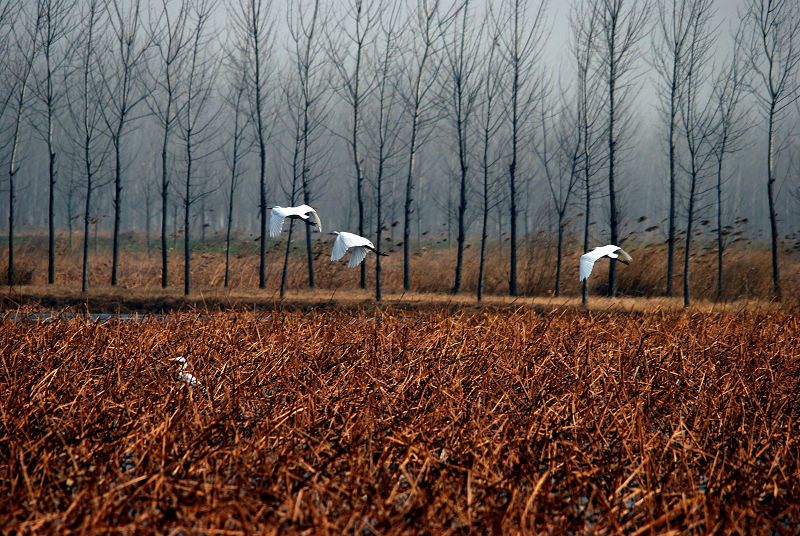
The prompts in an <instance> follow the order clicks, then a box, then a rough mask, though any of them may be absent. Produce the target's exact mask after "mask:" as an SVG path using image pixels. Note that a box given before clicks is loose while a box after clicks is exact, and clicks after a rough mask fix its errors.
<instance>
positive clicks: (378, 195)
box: [362, 4, 399, 301]
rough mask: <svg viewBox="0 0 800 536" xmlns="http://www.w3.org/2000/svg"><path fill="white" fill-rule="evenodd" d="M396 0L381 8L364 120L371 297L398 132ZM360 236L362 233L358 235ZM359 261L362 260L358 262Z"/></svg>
mask: <svg viewBox="0 0 800 536" xmlns="http://www.w3.org/2000/svg"><path fill="white" fill-rule="evenodd" d="M397 6H398V4H395V5H394V6H393V7H392V8H390V9H388V10H383V9H382V10H381V15H382V16H381V19H380V27H381V39H380V41H381V44H380V47H379V49H378V50H377V51H376V56H377V59H378V62H379V63H378V65H377V66H376V69H375V74H374V79H375V89H376V93H377V102H375V103H374V105H375V106H377V111H376V112H374V113H372V114H370V115H371V116H372V117H373V118H376V119H375V120H374V121H373V122H372V123H368V125H367V130H368V132H370V133H371V134H370V135H369V136H368V138H369V139H373V140H377V141H376V144H377V147H376V149H375V151H374V153H375V154H376V156H375V166H374V168H375V169H374V172H373V175H374V187H375V210H376V222H377V225H376V233H377V237H376V240H375V249H376V252H377V254H376V255H375V299H376V300H377V301H380V300H381V298H382V292H383V291H382V281H381V252H382V247H383V230H384V224H383V208H384V205H383V198H384V189H383V186H384V180H385V177H386V175H387V174H388V173H390V169H389V163H390V162H391V160H392V159H393V158H394V157H395V156H396V155H397V154H398V150H399V147H398V134H399V132H398V131H399V129H398V127H399V115H398V97H399V96H398V94H397V92H396V91H395V89H394V83H395V82H396V81H395V80H394V78H393V66H394V61H395V60H396V55H397V54H398V49H397V38H398V33H399V31H398V29H397V21H398V7H397ZM362 236H363V235H362ZM362 264H363V263H362Z"/></svg>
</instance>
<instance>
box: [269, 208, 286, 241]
mask: <svg viewBox="0 0 800 536" xmlns="http://www.w3.org/2000/svg"><path fill="white" fill-rule="evenodd" d="M270 212H271V214H270V215H269V236H271V237H272V238H276V237H278V236H280V234H281V229H282V228H283V220H284V219H286V216H287V215H288V214H287V213H286V212H287V211H286V209H284V208H283V207H272V210H271V211H270Z"/></svg>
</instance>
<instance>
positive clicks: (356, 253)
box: [331, 231, 375, 268]
mask: <svg viewBox="0 0 800 536" xmlns="http://www.w3.org/2000/svg"><path fill="white" fill-rule="evenodd" d="M367 246H368V247H370V248H374V247H375V246H373V245H372V242H370V240H369V239H368V238H364V237H363V236H359V235H357V234H353V233H345V232H343V231H342V232H338V233H336V241H335V242H334V243H333V251H332V252H331V260H332V261H338V260H339V259H341V258H342V257H343V256H344V254H345V253H347V250H348V249H350V248H355V249H354V250H353V253H352V254H351V256H350V264H349V265H348V266H350V267H351V268H352V267H353V266H356V265H358V264H359V263H361V261H363V260H364V258H365V257H366V256H367V249H366V248H367Z"/></svg>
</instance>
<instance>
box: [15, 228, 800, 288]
mask: <svg viewBox="0 0 800 536" xmlns="http://www.w3.org/2000/svg"><path fill="white" fill-rule="evenodd" d="M139 238H141V237H139ZM45 239H46V237H44V236H26V237H24V240H21V244H20V245H19V246H18V251H17V260H16V272H17V276H16V277H17V279H16V281H17V284H18V285H44V284H46V282H47V243H46V240H45ZM578 242H579V241H578V240H575V239H573V240H570V241H569V242H568V243H569V244H572V245H575V244H576V243H578ZM698 243H699V244H700V245H698V247H697V252H696V253H695V254H693V255H692V262H691V274H690V287H691V289H690V291H691V296H692V299H693V300H716V301H735V300H741V299H749V300H770V299H772V298H773V294H772V279H771V262H772V261H771V257H770V251H769V249H768V248H766V247H763V246H758V245H746V244H742V243H737V244H732V245H731V246H729V247H728V249H727V250H726V253H725V255H724V270H723V279H724V282H723V283H724V284H723V289H722V294H721V295H720V296H717V272H716V262H717V259H716V250H715V249H714V248H713V247H712V246H713V244H710V243H708V242H701V241H700V240H698ZM703 244H705V245H706V247H701V246H702V245H703ZM58 245H59V247H58V251H57V255H56V274H55V282H56V284H57V285H67V286H70V285H71V286H73V287H74V286H77V287H78V288H80V283H81V270H82V257H81V252H80V248H77V246H74V249H73V250H72V251H71V252H70V251H69V250H68V248H67V247H66V245H65V243H64V242H63V241H59V242H58ZM467 246H468V248H467V249H466V250H465V253H464V272H463V281H462V292H463V293H465V294H470V295H474V294H475V293H476V291H477V282H478V272H479V267H480V264H479V259H480V256H479V255H480V244H479V242H477V241H470V242H468V243H467ZM330 247H331V241H330V240H325V239H319V238H316V237H315V238H314V239H313V241H312V250H313V255H314V259H315V261H314V272H315V283H316V286H317V287H318V288H324V289H342V290H347V289H357V288H358V287H359V277H360V271H359V270H357V269H356V270H353V269H348V268H347V261H348V260H349V256H346V257H345V259H344V260H343V261H340V262H337V263H333V262H330V260H329V259H330ZM384 247H385V249H386V250H387V251H389V255H388V256H387V257H385V258H384V259H383V260H382V268H383V270H382V282H383V290H384V292H385V293H393V292H394V293H396V292H402V290H403V255H402V251H401V249H400V248H398V247H397V246H394V247H391V244H385V245H384ZM625 248H626V250H627V251H628V252H630V254H631V255H632V256H633V258H634V262H632V263H631V264H630V265H628V266H620V268H619V269H618V270H617V274H618V285H617V287H618V291H619V293H620V294H622V295H627V296H644V297H656V296H663V295H664V292H665V289H666V273H667V266H666V246H665V245H664V244H663V243H660V242H658V241H652V240H651V241H645V240H638V241H633V240H631V241H630V243H629V244H627V243H626V245H625ZM305 251H306V249H305V242H300V243H299V244H297V245H295V246H293V250H292V255H290V263H289V269H288V272H287V281H286V288H287V289H289V290H299V289H306V288H308V270H307V260H306V257H305ZM581 253H582V251H579V250H577V249H574V248H572V249H570V248H567V249H566V250H565V251H564V254H563V266H562V270H563V272H562V278H561V288H560V292H561V295H562V296H579V295H580V293H581V284H580V281H579V280H578V262H579V258H580V255H581ZM284 254H285V242H284V241H282V240H280V241H277V242H273V243H271V245H270V247H269V249H268V252H267V255H266V286H267V289H268V290H270V291H276V292H277V290H278V289H279V288H280V285H281V275H282V270H283V261H284ZM519 254H520V257H519V260H518V278H519V281H518V290H519V292H520V294H522V295H524V296H549V295H553V294H554V293H555V279H556V247H555V244H554V242H553V239H552V237H549V236H548V235H543V236H535V237H530V238H528V239H526V240H524V241H522V242H521V244H520V250H519ZM486 255H487V261H486V273H485V281H484V291H485V293H486V295H497V296H503V295H508V279H509V265H508V263H509V257H508V255H509V253H508V244H507V243H505V242H503V243H498V242H495V241H493V242H490V243H489V246H488V248H487V252H486ZM675 255H676V257H675V258H676V266H677V268H676V273H675V280H674V281H673V284H674V288H675V295H676V296H677V295H682V292H683V290H682V289H683V273H682V269H683V264H682V259H683V257H682V256H683V250H682V249H681V248H680V247H678V248H677V250H676V254H675ZM230 262H231V267H230V281H229V285H230V288H233V289H256V288H258V281H259V278H258V267H259V263H260V261H259V255H258V243H257V242H253V241H252V240H237V241H236V242H235V243H234V244H233V253H232V255H231V259H230ZM374 262H375V261H374V256H373V255H372V254H370V255H368V256H367V260H366V263H367V285H368V287H369V288H370V289H374V285H375V264H374ZM5 263H6V260H5V258H0V284H6V283H7V281H6V264H5ZM455 265H456V251H455V247H454V246H453V244H450V245H449V246H448V245H447V243H445V242H443V241H442V240H435V239H430V240H427V241H425V242H422V243H420V244H416V243H415V247H414V248H412V256H411V260H410V277H411V290H412V291H413V292H424V293H440V292H449V291H450V290H451V289H452V286H453V280H454V270H455ZM780 265H781V279H782V284H783V287H784V292H783V293H784V296H785V297H786V299H787V300H788V301H790V302H796V299H794V297H796V296H798V295H800V250H798V249H791V250H786V251H781V253H780ZM191 268H192V285H193V289H195V290H199V289H209V288H217V289H222V288H223V285H224V282H225V255H224V243H220V242H218V241H217V242H214V241H209V242H208V243H206V244H198V245H197V246H196V249H195V251H194V253H193V254H192V261H191ZM168 271H169V285H170V288H172V289H174V290H177V291H182V290H183V251H181V250H175V249H172V250H170V253H169V264H168ZM88 277H89V287H90V288H93V289H97V288H103V287H109V284H110V278H111V251H110V241H109V239H107V238H104V240H103V241H102V242H101V243H100V244H99V246H98V247H97V248H95V247H92V248H90V252H89V273H88ZM589 283H590V289H589V290H590V292H591V293H592V294H593V295H598V294H605V293H606V292H607V284H608V262H607V261H605V260H604V261H601V262H598V263H597V265H596V266H595V270H594V272H593V274H592V277H591V279H590V281H589ZM119 285H120V286H121V287H123V288H151V289H160V288H161V255H160V250H159V249H157V248H152V249H151V250H150V251H149V252H148V251H147V250H145V249H144V244H143V240H140V239H138V238H136V237H135V236H130V235H126V236H125V237H123V242H122V250H121V253H120V266H119ZM797 303H800V302H797Z"/></svg>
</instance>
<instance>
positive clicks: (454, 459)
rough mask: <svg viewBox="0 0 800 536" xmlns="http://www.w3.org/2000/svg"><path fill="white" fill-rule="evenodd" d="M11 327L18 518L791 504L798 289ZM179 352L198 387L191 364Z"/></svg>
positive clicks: (760, 517)
mask: <svg viewBox="0 0 800 536" xmlns="http://www.w3.org/2000/svg"><path fill="white" fill-rule="evenodd" d="M37 311H38V309H37V310H33V309H31V310H30V311H29V310H26V309H25V308H22V309H19V310H18V311H17V313H27V312H37ZM2 328H3V337H2V349H1V350H0V356H2V357H0V359H1V360H2V367H0V392H2V397H0V416H1V417H2V429H1V430H0V453H2V454H1V455H0V488H1V489H0V503H1V504H0V526H2V527H3V530H4V531H7V532H9V533H21V534H43V533H47V534H54V533H55V534H101V533H103V534H107V533H112V534H151V533H152V534H251V533H264V534H278V533H288V534H422V533H426V534H467V533H481V534H498V533H507V534H538V533H573V534H574V533H580V534H619V533H624V534H670V533H672V534H679V533H680V534H687V533H690V534H691V533H694V534H710V533H715V534H717V533H737V532H738V533H748V534H795V533H796V531H797V527H798V524H800V445H799V444H798V442H799V441H800V397H798V394H800V393H799V391H800V350H798V348H800V344H799V343H800V322H798V317H797V315H795V314H793V313H791V312H790V311H787V310H784V309H770V308H766V309H763V310H758V309H747V310H740V311H737V312H725V311H713V310H712V311H700V310H654V311H648V312H597V311H594V312H593V311H581V310H578V309H577V308H564V307H552V308H551V309H550V310H549V311H547V312H537V311H533V310H531V309H529V308H526V307H513V306H494V307H485V308H484V309H469V310H464V311H461V310H459V309H457V308H456V309H454V308H452V307H444V306H428V307H427V308H424V309H414V308H410V309H409V308H403V307H400V306H393V305H387V306H385V307H384V308H383V309H373V310H371V311H367V310H365V309H361V308H359V307H358V306H353V307H351V308H337V307H308V308H306V309H305V310H289V309H284V308H282V307H280V306H276V307H274V308H272V310H270V311H258V312H253V311H246V310H244V309H242V308H238V309H237V308H231V309H228V310H225V311H222V312H213V311H202V312H184V313H176V314H171V315H166V316H151V317H147V318H144V319H141V321H130V320H127V321H125V320H109V321H106V322H102V321H99V320H95V321H91V320H87V319H82V318H62V319H57V318H55V317H52V318H44V319H43V318H40V319H38V320H36V319H28V318H24V317H20V316H14V315H11V314H6V315H5V316H4V317H3V318H2ZM177 355H184V356H186V357H187V359H188V363H189V367H188V370H189V371H191V372H192V373H193V374H194V375H195V376H197V377H198V378H199V379H200V381H201V382H202V383H203V386H202V387H195V388H190V387H189V386H188V385H186V384H184V383H183V382H180V381H178V379H177V371H178V368H177V366H176V365H175V363H174V362H173V361H171V360H170V358H172V357H174V356H177Z"/></svg>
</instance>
